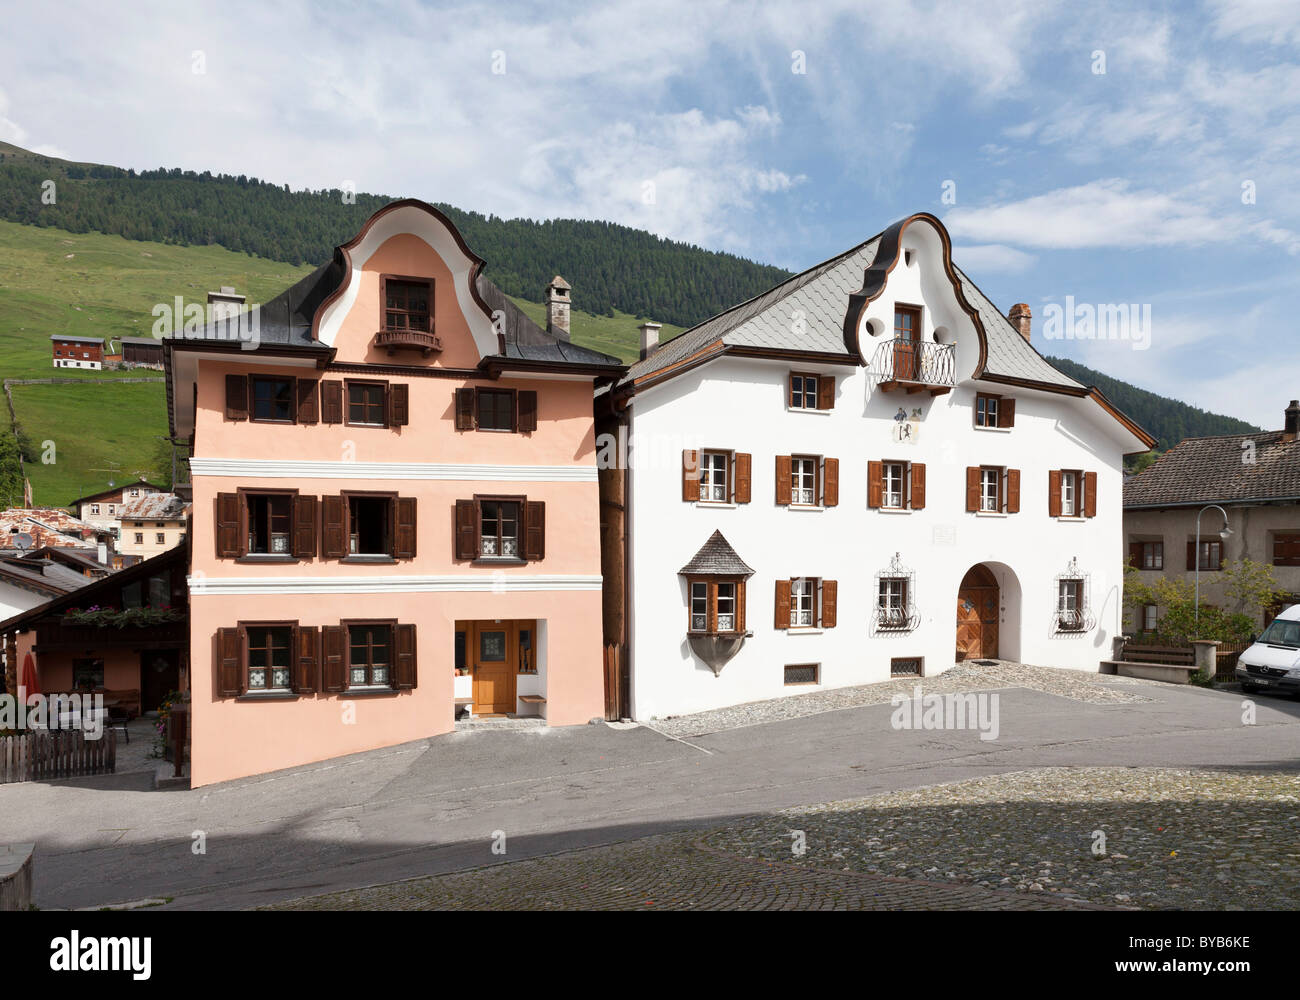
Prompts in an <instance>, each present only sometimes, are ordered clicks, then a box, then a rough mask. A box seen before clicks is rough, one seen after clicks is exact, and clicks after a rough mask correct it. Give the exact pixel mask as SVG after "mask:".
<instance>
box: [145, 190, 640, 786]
mask: <svg viewBox="0 0 1300 1000" xmlns="http://www.w3.org/2000/svg"><path fill="white" fill-rule="evenodd" d="M483 267H484V262H483V261H482V260H481V259H480V258H479V257H477V256H476V255H475V254H474V252H473V251H472V250H470V249H469V247H468V246H466V244H465V241H464V240H463V239H462V238H461V236H460V234H459V233H458V232H457V231H456V229H455V228H454V227H453V226H452V224H451V223H450V222H449V221H448V219H447V218H446V217H445V216H444V215H443V214H442V213H441V212H439V211H438V210H437V209H435V208H433V207H432V206H430V205H427V204H424V203H423V202H419V201H413V200H408V201H400V202H395V203H393V204H391V205H388V206H387V207H385V208H384V209H382V210H381V211H379V212H377V213H376V214H375V215H374V216H373V217H371V218H370V220H369V221H368V222H366V224H365V225H364V227H363V228H362V229H361V231H360V232H359V233H358V234H357V235H356V237H354V238H353V239H352V240H351V241H350V242H348V243H347V244H345V245H343V246H341V247H339V248H337V249H336V250H335V252H334V255H333V259H332V260H330V261H329V262H328V263H326V264H325V265H323V266H322V267H320V268H319V269H317V270H316V271H315V272H313V273H312V274H310V275H308V276H307V277H306V278H304V279H302V280H301V281H299V282H298V283H297V284H296V285H294V286H293V287H291V288H289V289H288V290H286V291H285V292H283V293H282V294H281V295H279V296H277V297H276V298H275V299H273V300H271V301H270V302H267V303H264V304H262V305H261V306H260V307H254V308H253V310H251V311H250V312H249V313H245V314H243V315H242V316H241V317H239V318H237V319H230V318H224V319H220V320H218V321H216V322H214V323H210V324H209V325H208V326H207V327H206V328H205V329H203V330H202V331H201V333H200V332H198V331H194V332H192V333H190V334H180V335H177V336H175V337H173V338H170V339H168V340H167V341H166V350H165V367H166V373H167V402H168V411H169V418H170V423H171V430H172V433H173V435H175V436H176V437H178V438H187V439H189V440H190V442H191V443H192V454H193V458H192V460H191V471H192V475H193V489H194V497H193V511H194V513H193V528H192V533H193V537H192V552H193V555H192V562H191V566H190V579H189V584H190V616H191V617H190V650H189V662H190V687H191V697H192V751H191V765H192V772H191V774H192V784H193V785H195V786H198V785H205V784H209V783H211V782H216V781H223V780H227V779H231V778H237V777H241V776H245V775H251V774H258V773H262V772H266V771H271V770H274V769H277V768H283V767H288V766H292V765H298V764H305V763H309V762H312V761H318V760H323V759H325V758H330V757H335V756H338V755H340V754H346V753H351V752H355V751H360V750H369V749H373V748H377V747H384V746H390V745H393V744H398V743H402V742H405V741H409V740H416V739H420V738H423V737H428V736H433V735H436V734H439V733H445V732H448V731H450V730H452V729H453V726H454V720H455V718H456V717H457V715H458V713H464V712H466V711H468V712H472V713H473V714H474V715H478V716H484V715H486V716H493V715H502V716H504V715H528V714H539V715H541V716H542V717H544V718H545V720H546V722H547V723H549V724H550V725H557V726H563V725H573V724H580V723H586V722H588V721H589V720H590V719H592V718H594V717H602V716H603V715H604V712H605V705H604V688H603V684H604V681H603V668H602V646H601V634H600V628H599V622H600V615H601V572H600V530H599V529H600V525H599V506H598V496H597V476H596V440H595V431H594V423H593V409H592V394H593V390H594V389H595V388H596V387H597V386H598V385H599V384H601V383H602V382H603V381H607V380H609V379H611V378H612V377H613V376H616V375H617V374H619V373H620V371H621V370H622V367H621V365H620V363H619V362H618V360H617V359H615V358H612V357H609V356H607V355H603V354H600V353H597V352H595V351H591V350H587V349H584V348H581V347H578V346H576V345H573V344H571V343H569V342H568V339H567V322H566V323H563V324H561V323H559V322H557V323H555V324H554V326H553V330H554V332H553V333H548V332H547V331H546V330H543V329H542V328H540V327H539V326H537V325H535V324H533V323H532V322H531V321H529V320H528V319H527V317H525V316H524V314H523V313H522V312H521V311H520V310H519V309H518V308H517V307H516V306H515V305H514V304H513V303H512V302H511V301H510V300H509V299H507V298H506V296H505V295H504V294H503V293H502V292H501V291H500V290H499V289H498V288H497V287H496V286H495V285H493V284H492V283H491V282H490V281H488V280H487V279H486V278H485V277H484V275H483V273H482V272H483ZM563 316H564V319H565V320H567V303H565V304H564V314H563Z"/></svg>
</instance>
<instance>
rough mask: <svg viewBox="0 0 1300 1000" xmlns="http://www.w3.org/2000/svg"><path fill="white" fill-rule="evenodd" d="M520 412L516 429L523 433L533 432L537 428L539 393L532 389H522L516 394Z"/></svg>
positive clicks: (516, 419)
mask: <svg viewBox="0 0 1300 1000" xmlns="http://www.w3.org/2000/svg"><path fill="white" fill-rule="evenodd" d="M515 398H516V399H517V404H516V405H517V407H518V411H519V412H518V414H517V416H516V418H515V425H516V427H515V429H516V430H518V431H519V433H521V434H531V433H532V432H533V431H535V430H537V393H536V392H534V391H533V390H532V389H521V390H520V391H519V392H517V393H516V394H515Z"/></svg>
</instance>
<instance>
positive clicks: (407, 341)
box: [373, 330, 442, 358]
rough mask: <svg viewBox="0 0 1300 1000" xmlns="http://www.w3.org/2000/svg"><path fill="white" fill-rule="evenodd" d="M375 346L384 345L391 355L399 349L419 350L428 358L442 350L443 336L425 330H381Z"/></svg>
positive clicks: (376, 335)
mask: <svg viewBox="0 0 1300 1000" xmlns="http://www.w3.org/2000/svg"><path fill="white" fill-rule="evenodd" d="M373 344H374V346H375V347H383V348H386V349H387V350H388V353H389V354H390V355H392V354H396V353H397V352H398V351H419V352H420V353H421V354H423V355H424V356H425V357H426V358H427V357H428V356H429V355H430V354H432V353H433V352H434V351H441V350H442V338H441V337H439V336H438V335H437V334H436V333H433V332H425V331H424V330H380V331H379V332H378V333H377V334H375V339H374V341H373Z"/></svg>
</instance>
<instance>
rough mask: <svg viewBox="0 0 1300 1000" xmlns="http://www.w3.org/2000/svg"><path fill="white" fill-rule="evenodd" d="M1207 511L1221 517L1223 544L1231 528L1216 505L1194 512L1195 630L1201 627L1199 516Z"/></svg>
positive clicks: (1225, 512)
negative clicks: (1217, 513)
mask: <svg viewBox="0 0 1300 1000" xmlns="http://www.w3.org/2000/svg"><path fill="white" fill-rule="evenodd" d="M1207 510H1217V511H1218V512H1219V513H1220V514H1222V515H1223V528H1222V529H1221V530H1220V531H1219V537H1220V538H1221V539H1223V540H1224V541H1225V542H1226V541H1227V540H1228V536H1229V535H1231V534H1232V528H1231V527H1229V525H1228V512H1227V511H1226V510H1224V509H1223V508H1222V507H1220V506H1219V505H1218V504H1217V503H1212V504H1207V505H1206V506H1204V507H1202V508H1201V509H1200V510H1198V511H1197V512H1196V550H1195V552H1194V553H1193V558H1194V560H1195V562H1196V603H1195V605H1194V608H1195V613H1194V620H1195V624H1196V627H1197V629H1198V630H1199V629H1200V626H1201V515H1202V514H1204V513H1205V512H1206V511H1207Z"/></svg>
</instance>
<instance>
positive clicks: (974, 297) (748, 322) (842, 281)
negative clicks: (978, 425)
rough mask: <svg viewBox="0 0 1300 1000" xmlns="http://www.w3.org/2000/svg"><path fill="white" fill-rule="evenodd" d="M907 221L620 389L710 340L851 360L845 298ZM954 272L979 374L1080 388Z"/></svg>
mask: <svg viewBox="0 0 1300 1000" xmlns="http://www.w3.org/2000/svg"><path fill="white" fill-rule="evenodd" d="M907 221H909V220H906V219H904V220H900V221H898V222H896V223H894V224H893V225H892V226H890V227H889V228H888V229H886V230H884V231H883V232H881V233H877V234H876V235H875V236H873V237H871V239H869V240H867V241H866V242H864V243H859V244H858V245H857V246H855V247H853V248H851V249H849V250H846V251H845V252H844V253H842V254H839V255H838V256H835V257H832V258H831V259H830V260H827V261H823V262H822V263H820V264H817V265H816V266H815V267H811V268H809V269H808V270H806V271H802V272H800V273H799V274H796V275H794V276H792V277H790V278H787V279H786V280H785V281H783V282H781V283H780V284H779V285H776V286H774V287H772V288H770V289H768V290H767V291H766V292H763V293H762V294H761V295H758V296H755V297H754V298H752V299H750V300H749V301H747V302H742V303H741V304H740V305H737V306H733V307H732V308H731V309H728V310H727V311H726V312H722V313H719V314H718V315H717V316H714V317H713V318H711V319H707V320H705V321H704V322H703V323H700V324H699V325H698V326H694V327H691V328H690V329H689V330H687V331H685V332H684V333H681V334H679V335H678V336H676V337H674V338H673V339H672V340H670V341H667V342H666V343H665V344H663V345H662V346H660V347H659V349H658V350H656V351H655V352H654V353H653V354H652V355H650V357H648V358H645V359H643V360H641V361H638V362H636V363H635V364H633V365H632V366H631V367H630V368H629V369H628V372H627V374H626V375H625V376H624V377H623V379H622V380H621V382H622V384H626V383H628V382H632V381H635V380H636V379H638V378H641V377H643V376H645V375H650V374H653V373H655V372H659V371H662V370H664V369H667V368H670V367H672V366H673V365H675V364H677V363H678V362H681V361H684V360H685V359H687V358H689V357H691V356H692V355H694V354H696V353H698V352H700V351H703V350H705V349H707V348H709V347H710V346H711V345H713V344H716V343H721V344H723V345H726V346H732V347H757V348H768V349H775V350H783V351H791V352H812V353H818V354H829V355H841V356H843V357H845V358H846V359H852V360H853V361H855V362H856V361H857V356H856V353H855V352H854V351H853V350H852V349H851V348H850V347H849V345H848V344H846V343H845V335H844V321H845V314H846V312H847V310H848V309H849V306H850V298H851V297H853V296H855V295H857V294H858V293H859V292H860V290H861V289H862V288H863V284H864V275H865V274H866V273H867V272H868V271H871V272H873V277H876V278H877V280H880V279H881V278H882V277H883V274H884V272H886V271H887V269H888V267H889V265H890V264H891V263H892V261H891V260H886V259H884V258H883V257H881V256H880V255H881V254H882V253H889V254H892V255H893V256H895V257H896V256H897V252H898V234H899V231H900V230H901V227H902V226H903V225H904V224H905V223H906V222H907ZM933 221H934V222H935V223H936V224H937V223H938V220H933ZM953 271H954V272H955V274H956V276H957V279H958V284H959V287H960V289H961V293H962V294H963V295H964V296H965V297H966V299H967V300H968V301H969V302H970V304H971V305H972V306H973V307H974V308H975V310H976V312H977V313H978V315H979V318H980V323H981V324H982V325H983V327H984V334H985V339H986V341H987V344H988V352H987V356H986V358H985V364H984V373H985V374H988V375H992V376H994V377H997V376H1002V377H1006V378H1017V379H1025V380H1028V381H1032V382H1038V383H1043V384H1045V385H1048V386H1060V387H1069V388H1071V389H1074V390H1082V389H1084V386H1083V385H1082V384H1081V383H1079V382H1076V381H1075V380H1074V379H1072V378H1070V377H1069V376H1068V375H1066V374H1064V373H1062V372H1059V371H1057V370H1056V369H1055V368H1053V367H1052V366H1051V365H1050V364H1048V362H1047V361H1046V360H1045V359H1044V358H1043V356H1042V355H1041V354H1039V353H1038V351H1036V350H1035V349H1034V348H1033V346H1032V345H1031V344H1030V343H1029V342H1028V341H1027V340H1025V338H1024V337H1022V336H1021V335H1020V332H1019V331H1018V330H1017V329H1016V328H1015V327H1014V326H1012V324H1011V321H1010V320H1009V319H1007V317H1006V316H1004V315H1003V314H1002V313H1001V311H1000V310H999V309H998V308H997V306H995V305H994V304H993V303H992V302H991V301H990V300H989V298H988V297H987V296H986V295H985V294H984V293H983V292H981V291H980V290H979V288H978V287H977V286H976V285H975V283H974V282H973V281H971V280H970V278H969V277H967V275H966V274H965V273H963V272H962V271H961V270H960V269H959V268H957V267H956V265H954V266H953Z"/></svg>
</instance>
